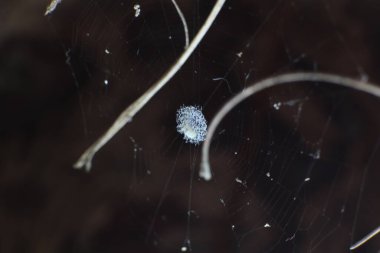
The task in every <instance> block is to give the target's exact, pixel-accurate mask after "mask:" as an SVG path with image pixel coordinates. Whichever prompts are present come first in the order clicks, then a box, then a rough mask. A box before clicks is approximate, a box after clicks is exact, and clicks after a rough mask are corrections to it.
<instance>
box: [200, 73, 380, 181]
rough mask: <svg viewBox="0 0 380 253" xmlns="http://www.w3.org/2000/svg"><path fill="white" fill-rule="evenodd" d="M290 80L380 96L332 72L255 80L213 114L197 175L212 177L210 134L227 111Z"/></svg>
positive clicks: (373, 87) (369, 86)
mask: <svg viewBox="0 0 380 253" xmlns="http://www.w3.org/2000/svg"><path fill="white" fill-rule="evenodd" d="M292 82H325V83H333V84H337V85H340V86H345V87H348V88H352V89H355V90H359V91H363V92H366V93H368V94H371V95H374V96H376V97H380V88H379V87H377V86H376V85H374V84H371V83H367V82H364V81H359V80H355V79H352V78H347V77H342V76H338V75H332V74H323V73H292V74H284V75H279V76H275V77H270V78H267V79H264V80H262V81H260V82H257V83H255V84H253V85H251V86H250V87H248V88H247V89H244V90H243V91H242V92H240V93H239V94H237V95H236V96H234V97H233V98H232V99H230V100H229V101H228V102H227V103H225V104H224V106H223V107H222V109H220V110H219V112H218V113H217V114H216V115H215V117H214V118H213V120H212V121H211V124H210V126H209V129H208V132H207V137H206V140H205V142H204V143H203V146H202V160H201V167H200V171H199V176H200V177H201V178H203V179H205V180H210V179H211V178H212V172H211V167H210V162H209V149H210V144H211V140H212V136H213V135H214V132H215V130H216V128H217V126H218V125H219V123H220V122H221V121H222V119H223V118H224V117H225V116H226V114H227V113H229V112H230V111H231V110H232V109H233V108H234V107H235V106H236V105H238V104H239V103H240V102H242V101H243V100H245V99H246V98H248V97H249V96H252V95H254V94H256V93H258V92H260V91H262V90H265V89H268V88H270V87H273V86H278V85H280V84H286V83H292Z"/></svg>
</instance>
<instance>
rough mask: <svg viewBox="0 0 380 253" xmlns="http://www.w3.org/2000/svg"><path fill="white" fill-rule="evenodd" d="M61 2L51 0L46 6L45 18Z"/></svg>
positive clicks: (59, 0)
mask: <svg viewBox="0 0 380 253" xmlns="http://www.w3.org/2000/svg"><path fill="white" fill-rule="evenodd" d="M61 1H62V0H52V1H51V2H50V4H49V5H48V7H46V11H45V16H47V15H49V14H50V13H52V12H53V11H54V10H55V8H57V6H58V4H60V3H61Z"/></svg>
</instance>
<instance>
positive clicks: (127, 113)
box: [74, 0, 225, 171]
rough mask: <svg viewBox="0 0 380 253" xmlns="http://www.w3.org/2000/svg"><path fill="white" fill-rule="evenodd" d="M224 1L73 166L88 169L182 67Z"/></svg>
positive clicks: (222, 2)
mask: <svg viewBox="0 0 380 253" xmlns="http://www.w3.org/2000/svg"><path fill="white" fill-rule="evenodd" d="M224 3H225V0H217V2H216V3H215V5H214V7H213V9H212V10H211V12H210V14H209V16H208V17H207V19H206V21H205V23H204V24H203V25H202V27H201V28H200V29H199V31H198V33H197V35H196V36H195V37H194V39H193V40H192V41H191V43H190V45H189V47H188V48H186V49H185V51H184V52H183V53H182V55H181V56H180V57H179V58H178V59H177V61H176V62H175V63H174V64H173V65H172V66H171V67H170V69H169V70H168V71H167V72H165V74H164V75H163V76H162V77H161V78H160V79H159V80H158V81H157V82H156V83H154V84H153V85H152V86H151V87H150V88H149V89H148V90H147V91H146V92H145V93H144V94H143V95H142V96H141V97H140V98H138V99H137V100H136V101H135V102H133V103H132V104H131V105H130V106H128V107H127V108H126V109H125V110H124V111H123V112H122V113H121V114H120V115H119V117H118V118H117V119H116V120H115V122H114V123H113V124H112V126H111V127H110V128H109V129H108V130H107V131H106V132H105V133H104V134H103V135H102V136H101V137H100V138H99V139H98V140H96V141H95V143H93V144H92V145H91V146H90V147H89V148H88V149H87V150H86V151H85V152H84V153H83V154H82V155H81V157H80V158H79V160H78V161H77V162H76V163H75V164H74V168H76V169H81V168H83V167H84V168H85V169H86V171H90V169H91V163H92V159H93V157H94V155H95V154H96V152H98V151H99V150H100V149H101V148H102V147H103V146H104V145H105V144H106V143H107V142H108V141H109V140H110V139H111V138H112V137H113V136H114V135H115V134H116V133H117V132H119V130H120V129H121V128H123V127H124V126H125V124H127V123H128V122H130V121H131V120H132V118H133V117H134V116H135V115H136V113H137V112H139V111H140V110H141V108H142V107H143V106H144V105H145V104H147V103H148V102H149V100H150V99H151V98H152V97H153V96H154V95H155V94H156V93H157V92H158V91H159V90H160V89H161V88H162V87H164V85H165V84H166V83H167V82H168V81H169V80H170V79H171V78H172V77H173V76H174V75H175V74H176V73H177V72H178V70H179V69H180V68H181V67H182V65H183V64H184V63H185V62H186V60H187V59H188V58H189V57H190V55H191V54H192V53H193V51H194V50H195V48H196V47H197V46H198V44H199V43H200V41H201V40H202V38H203V37H204V36H205V35H206V33H207V31H208V30H209V28H210V26H211V25H212V23H213V22H214V21H215V19H216V16H217V15H218V14H219V12H220V10H221V9H222V7H223V5H224Z"/></svg>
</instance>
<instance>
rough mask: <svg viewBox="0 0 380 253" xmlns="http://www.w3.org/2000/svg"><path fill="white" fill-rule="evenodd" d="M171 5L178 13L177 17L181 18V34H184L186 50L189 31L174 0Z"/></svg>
mask: <svg viewBox="0 0 380 253" xmlns="http://www.w3.org/2000/svg"><path fill="white" fill-rule="evenodd" d="M172 3H173V5H174V7H175V9H176V10H177V12H178V16H179V17H180V18H181V21H182V25H183V32H184V33H185V49H186V48H188V47H189V29H188V28H187V22H186V19H185V16H184V15H183V13H182V11H181V9H180V8H179V6H178V4H177V2H176V1H175V0H172Z"/></svg>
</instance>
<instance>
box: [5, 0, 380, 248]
mask: <svg viewBox="0 0 380 253" xmlns="http://www.w3.org/2000/svg"><path fill="white" fill-rule="evenodd" d="M177 3H178V5H179V7H180V8H181V10H182V12H183V13H184V16H185V17H186V20H187V24H188V27H189V33H190V34H189V35H190V38H192V37H194V35H195V34H196V32H197V31H198V30H199V28H200V26H201V25H202V24H203V22H204V20H205V19H206V17H207V15H208V13H209V12H210V10H211V8H212V6H213V4H214V1H200V0H197V1H178V2H177ZM136 4H138V5H139V10H140V12H139V13H136V8H135V6H136ZM374 5H375V4H374V2H373V1H364V2H360V3H359V2H350V1H343V0H342V1H328V0H325V1H319V2H311V1H300V0H296V1H286V0H277V1H269V2H265V1H243V0H241V1H227V3H226V4H225V6H224V8H223V10H222V12H221V13H220V15H219V16H218V18H217V19H216V21H215V23H214V24H213V26H212V27H211V29H210V31H209V32H208V34H207V35H206V37H205V39H204V40H203V41H202V42H201V44H200V45H199V47H198V49H196V51H195V52H194V54H193V55H192V56H191V57H190V59H189V60H188V62H187V63H186V64H185V65H184V67H183V68H182V69H181V70H180V71H179V72H178V73H177V74H176V75H175V77H174V78H173V79H172V80H171V81H170V82H169V83H168V84H167V86H165V87H164V88H163V89H162V90H161V91H160V92H159V93H158V94H157V95H156V96H155V97H154V98H153V99H152V100H151V101H150V102H149V103H148V104H147V105H146V106H145V107H144V108H143V109H142V110H141V111H140V112H139V113H138V114H137V116H136V117H135V118H134V119H133V122H131V123H130V124H128V125H127V126H126V127H125V129H123V130H122V131H121V132H120V133H119V134H117V135H116V136H115V138H114V139H112V140H111V141H110V143H108V144H107V145H106V146H105V147H104V149H102V150H101V151H100V152H99V153H98V154H97V156H96V157H95V159H94V161H93V168H92V171H91V173H89V174H86V173H84V172H83V171H74V170H72V167H71V164H73V163H74V162H75V159H76V158H77V157H79V155H80V154H81V152H82V151H83V150H84V149H85V148H86V147H87V146H88V145H90V144H91V143H92V142H93V141H95V140H96V138H98V137H99V136H100V135H101V134H102V133H103V132H104V131H105V130H106V129H107V128H108V126H109V125H110V124H111V123H112V122H113V121H114V120H115V118H116V117H117V116H118V115H119V113H120V112H121V111H122V110H123V109H124V108H125V107H126V106H128V105H129V104H131V103H132V102H133V101H134V100H135V99H137V98H138V97H139V96H140V95H141V94H142V93H143V92H144V91H145V90H147V89H148V88H149V87H150V85H151V84H152V83H154V82H155V81H156V80H157V79H159V78H160V76H161V75H162V74H163V73H164V72H165V71H166V70H167V69H168V68H169V67H170V66H171V64H172V63H173V62H174V61H175V60H176V58H177V57H178V56H179V55H180V53H181V52H182V51H183V48H184V42H185V35H184V31H183V26H182V23H181V20H180V18H179V16H178V13H177V12H176V9H175V7H174V6H173V4H172V2H171V1H169V0H168V1H164V0H160V1H152V0H151V1H149V0H141V1H136V2H130V1H122V0H116V1H105V0H104V1H103V0H91V1H69V0H63V1H62V2H61V3H60V4H59V5H57V7H56V9H55V10H54V11H53V12H52V13H51V14H50V15H49V16H48V17H47V20H48V23H49V24H50V25H51V26H50V29H51V30H52V31H54V33H55V36H56V38H57V39H56V40H55V41H54V45H55V46H56V47H57V48H59V50H58V52H59V53H61V57H60V58H59V59H58V60H57V61H59V62H60V63H61V65H62V66H61V68H63V69H65V71H66V78H65V80H67V81H66V84H65V85H67V83H69V84H70V85H71V88H70V89H69V90H70V92H69V93H68V94H69V95H68V98H67V100H68V101H66V102H65V103H66V105H67V106H66V107H65V108H66V109H65V110H64V111H65V115H68V116H65V119H66V121H65V123H64V124H63V125H62V126H56V127H57V129H60V131H61V133H62V136H61V137H57V138H56V139H55V138H53V139H52V141H51V142H49V143H48V144H46V145H47V146H46V147H47V148H46V149H49V147H55V145H57V144H56V143H58V142H59V141H60V143H61V144H59V145H58V147H57V150H56V152H58V153H60V154H62V155H61V156H62V158H57V156H53V157H52V158H51V159H52V161H51V164H54V165H51V166H52V167H54V168H56V169H55V170H56V171H59V172H57V173H58V174H56V175H60V178H59V179H58V176H52V173H53V172H50V173H49V174H48V175H49V176H45V177H44V176H42V175H40V176H38V177H37V178H38V182H43V183H44V184H52V185H54V186H51V188H49V189H50V191H51V192H54V193H55V194H56V195H55V196H56V202H51V203H50V209H49V208H48V207H46V210H47V211H46V214H47V217H48V218H50V219H51V220H49V219H47V220H44V219H42V218H41V219H36V221H35V222H36V223H37V224H43V225H41V228H40V231H39V233H40V235H39V236H37V237H38V238H40V240H41V238H42V239H45V240H47V238H48V235H49V232H48V231H49V229H51V227H49V226H48V225H46V224H47V223H49V222H50V223H51V224H53V225H52V226H54V227H57V230H55V231H56V232H55V233H54V234H55V239H54V240H53V241H52V242H51V243H50V244H49V245H48V246H46V249H49V251H50V252H53V251H56V252H348V251H349V247H350V246H351V245H352V244H353V243H355V242H356V241H358V240H360V239H361V238H362V237H363V236H364V235H366V234H367V233H368V232H369V231H371V230H373V229H374V228H376V227H378V226H379V224H380V216H379V215H378V214H379V213H380V204H379V203H380V202H379V201H378V196H379V194H380V190H379V187H378V181H379V178H380V175H379V173H380V172H379V170H378V165H379V163H380V160H379V158H378V157H379V150H378V149H379V144H380V132H379V126H380V122H379V117H378V115H377V114H378V110H377V108H379V106H380V101H378V100H377V99H376V98H374V97H372V96H370V95H368V94H364V93H361V92H357V91H353V90H350V89H347V88H341V87H338V86H336V85H332V84H326V83H316V82H315V83H311V82H308V83H306V82H304V83H298V84H289V85H285V86H280V87H276V88H271V89H268V90H265V91H264V92H261V93H259V94H256V95H254V96H252V97H251V98H249V99H247V100H246V101H245V102H243V103H241V104H239V105H238V106H237V107H236V108H234V109H233V110H232V112H231V113H229V114H228V116H227V117H226V118H225V119H224V120H223V121H222V123H221V124H220V125H219V126H218V130H217V133H216V134H215V136H214V139H213V142H212V145H211V149H210V159H211V166H212V169H213V173H214V175H213V179H212V180H211V181H209V182H205V181H203V180H201V179H200V178H199V177H198V170H199V163H200V146H194V145H192V144H188V143H185V141H184V140H183V139H182V136H181V135H179V134H178V133H177V132H176V125H175V124H176V122H175V115H176V111H177V109H178V108H180V107H181V106H182V105H194V106H201V107H202V111H203V113H204V115H205V117H206V119H207V120H208V121H211V119H212V117H213V116H214V115H215V114H216V113H217V111H218V110H219V109H220V108H221V106H222V105H223V104H224V103H225V102H226V101H228V100H229V99H230V98H231V97H232V96H233V95H235V94H237V93H239V92H240V91H241V90H243V89H244V88H246V87H248V86H250V85H252V84H253V83H254V82H256V81H258V80H261V79H263V78H266V77H269V76H273V75H277V74H281V73H287V72H294V71H304V70H306V71H322V72H329V73H334V74H339V75H343V76H351V77H354V78H357V79H362V80H370V81H371V82H373V83H380V76H379V74H378V66H379V64H380V62H379V59H380V57H379V51H378V46H377V45H378V43H379V41H378V40H379V39H378V38H379V36H378V31H377V30H378V29H377V26H376V24H378V22H379V20H378V19H379V18H378V12H377V11H376V8H374ZM63 63H64V64H63ZM57 82H58V83H59V82H60V80H58V81H57ZM51 120H54V118H52V119H51ZM67 138H69V139H70V140H71V139H72V140H71V141H67V140H66V139H67ZM33 147H34V146H33ZM31 149H32V153H38V152H39V151H40V150H41V149H39V148H37V147H34V148H31ZM61 156H60V157H61ZM53 158H54V159H55V160H53ZM49 161H50V160H49ZM44 171H47V168H46V169H45V170H44ZM56 171H55V172H56ZM62 171H65V172H62ZM66 171H70V172H66ZM54 178H57V179H54ZM54 182H55V183H54ZM71 196H72V197H71ZM52 206H53V207H52ZM9 226H10V225H9ZM25 231H29V227H26V228H25ZM29 232H30V231H29ZM39 233H37V234H39ZM1 237H3V238H7V235H6V233H5V231H2V234H1ZM30 240H32V239H30ZM379 240H380V238H377V237H374V238H373V239H371V240H370V241H368V242H367V243H366V244H364V245H363V246H362V248H361V249H360V250H362V251H360V252H376V251H378V250H380V241H379ZM7 243H8V244H9V245H10V243H11V240H10V241H9V242H2V244H4V245H8V244H7ZM3 247H5V248H8V247H11V246H3ZM42 251H43V250H42Z"/></svg>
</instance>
